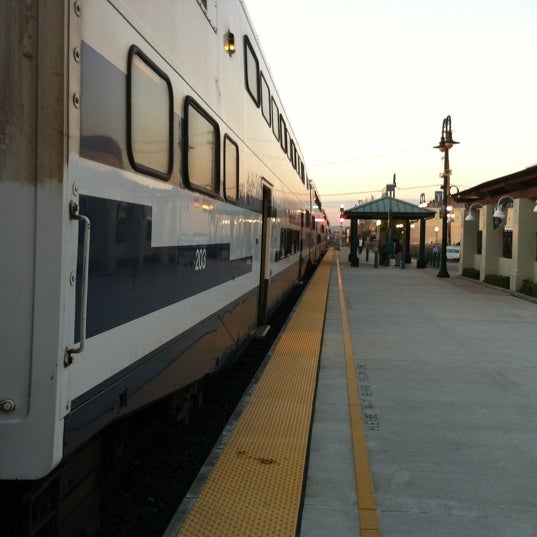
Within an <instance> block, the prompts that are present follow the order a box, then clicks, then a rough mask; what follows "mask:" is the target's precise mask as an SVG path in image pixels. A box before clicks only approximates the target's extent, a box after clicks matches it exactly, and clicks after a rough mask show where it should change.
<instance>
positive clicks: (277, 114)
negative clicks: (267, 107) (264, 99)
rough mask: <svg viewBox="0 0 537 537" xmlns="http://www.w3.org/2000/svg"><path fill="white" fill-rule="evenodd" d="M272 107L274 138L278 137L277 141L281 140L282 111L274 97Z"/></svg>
mask: <svg viewBox="0 0 537 537" xmlns="http://www.w3.org/2000/svg"><path fill="white" fill-rule="evenodd" d="M270 102H271V107H272V132H273V133H274V136H275V137H276V140H279V139H280V121H279V117H280V110H279V108H278V105H277V104H276V101H275V100H274V97H272V99H271V101H270Z"/></svg>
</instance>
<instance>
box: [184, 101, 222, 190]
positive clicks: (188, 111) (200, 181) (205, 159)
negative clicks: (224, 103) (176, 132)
mask: <svg viewBox="0 0 537 537" xmlns="http://www.w3.org/2000/svg"><path fill="white" fill-rule="evenodd" d="M183 129H184V132H183V144H184V148H183V159H184V161H183V169H184V171H185V182H186V184H187V186H188V187H190V188H193V189H194V190H201V191H203V192H207V193H209V194H213V195H214V194H219V191H220V182H219V173H220V129H219V127H218V123H217V122H216V121H215V120H214V119H213V118H212V117H211V116H210V115H209V114H208V113H207V112H206V111H205V110H204V109H203V108H202V107H201V106H200V105H199V104H198V103H197V102H196V101H195V100H194V99H193V98H192V97H187V98H186V99H185V113H184V121H183Z"/></svg>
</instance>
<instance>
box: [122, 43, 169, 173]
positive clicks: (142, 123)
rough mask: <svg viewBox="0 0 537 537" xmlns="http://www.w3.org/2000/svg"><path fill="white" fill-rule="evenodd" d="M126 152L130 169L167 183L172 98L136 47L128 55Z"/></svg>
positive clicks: (164, 80)
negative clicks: (164, 180)
mask: <svg viewBox="0 0 537 537" xmlns="http://www.w3.org/2000/svg"><path fill="white" fill-rule="evenodd" d="M127 88H128V90H127V92H128V95H127V149H128V154H129V160H130V163H131V166H132V167H133V168H134V169H135V170H137V171H139V172H142V173H146V174H148V175H152V176H154V177H158V178H160V179H169V178H170V176H171V173H172V166H173V96H172V87H171V83H170V79H169V78H168V77H167V76H166V74H165V73H164V72H163V71H162V70H160V69H159V68H158V67H157V66H156V65H155V64H154V63H153V62H152V61H151V60H150V59H149V58H148V57H147V56H146V55H145V54H144V53H143V52H141V51H140V50H139V49H138V48H137V47H131V49H130V51H129V66H128V84H127Z"/></svg>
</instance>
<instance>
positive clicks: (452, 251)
mask: <svg viewBox="0 0 537 537" xmlns="http://www.w3.org/2000/svg"><path fill="white" fill-rule="evenodd" d="M460 257H461V247H460V246H447V247H446V259H447V260H448V261H458V260H459V259H460Z"/></svg>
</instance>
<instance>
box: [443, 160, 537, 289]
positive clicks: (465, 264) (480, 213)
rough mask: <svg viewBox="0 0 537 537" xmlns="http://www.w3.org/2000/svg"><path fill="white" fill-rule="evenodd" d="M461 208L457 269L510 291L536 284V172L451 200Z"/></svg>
mask: <svg viewBox="0 0 537 537" xmlns="http://www.w3.org/2000/svg"><path fill="white" fill-rule="evenodd" d="M453 197H454V199H455V201H456V202H458V203H464V204H465V209H466V217H465V219H464V222H463V224H464V226H463V230H462V239H461V246H462V247H461V258H460V263H461V268H462V270H463V271H468V269H470V270H473V271H475V274H479V279H480V280H481V281H485V278H486V277H487V276H489V277H491V278H497V277H503V278H507V279H508V282H509V288H510V290H511V291H518V290H519V289H520V288H521V286H522V284H523V283H524V281H525V280H529V281H530V282H537V166H530V167H528V168H525V169H524V170H520V171H517V172H514V173H511V174H509V175H505V176H503V177H499V178H497V179H493V180H491V181H486V182H485V183H481V184H478V185H476V186H473V187H472V188H468V189H466V190H464V191H462V192H459V193H457V194H456V195H455V196H453Z"/></svg>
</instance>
